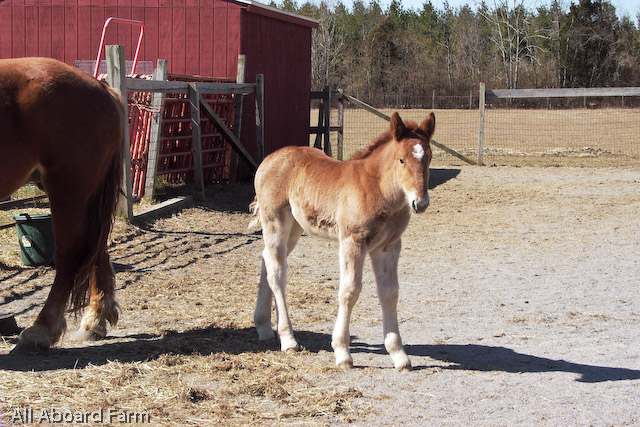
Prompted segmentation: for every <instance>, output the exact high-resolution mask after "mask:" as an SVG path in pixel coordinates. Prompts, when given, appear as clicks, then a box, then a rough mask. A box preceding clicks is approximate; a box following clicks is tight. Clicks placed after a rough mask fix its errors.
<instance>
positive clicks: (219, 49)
mask: <svg viewBox="0 0 640 427" xmlns="http://www.w3.org/2000/svg"><path fill="white" fill-rule="evenodd" d="M111 16H115V17H119V18H125V19H133V20H139V21H143V22H144V23H145V25H146V31H145V37H144V40H143V45H142V50H141V53H140V60H142V61H151V62H152V63H153V64H154V65H155V63H156V61H157V59H158V58H162V59H167V60H168V67H169V73H171V74H184V75H201V76H206V77H216V78H229V79H233V80H235V78H236V73H237V62H238V60H237V58H238V54H240V53H243V54H245V55H246V57H247V62H246V66H247V69H246V73H245V75H246V81H247V82H250V83H252V82H255V75H256V74H264V76H265V140H264V144H265V154H269V153H271V152H273V151H275V150H276V149H278V148H280V147H283V146H286V145H307V144H308V132H309V96H310V90H311V31H312V28H313V27H316V26H317V25H315V24H314V23H313V22H309V21H308V20H305V19H301V18H299V17H295V16H291V15H287V14H283V13H279V12H278V11H275V10H273V9H271V8H268V7H263V6H259V5H255V4H252V5H247V4H244V3H236V2H234V1H233V0H5V1H2V2H0V59H1V58H12V57H23V56H48V57H53V58H56V59H59V60H61V61H64V62H66V63H68V64H71V65H74V64H75V61H76V60H77V59H80V60H94V59H95V57H96V53H97V49H98V45H99V43H100V35H101V32H102V27H103V25H104V22H105V20H106V19H107V18H108V17H111ZM138 32H139V30H138V29H137V28H135V27H131V26H128V25H123V24H111V25H110V26H109V30H108V32H107V36H106V40H105V44H106V45H109V44H123V45H124V46H125V56H126V58H127V59H132V58H133V55H134V51H135V46H136V43H137V41H138ZM249 101H251V102H247V103H245V111H244V114H243V120H244V123H245V124H244V126H243V130H242V142H243V144H244V145H245V147H246V148H247V149H248V150H249V151H250V152H251V153H252V154H253V155H255V154H256V144H255V129H254V128H253V126H251V124H250V122H251V120H252V118H254V117H255V115H254V114H255V113H254V105H253V102H252V101H253V100H249ZM243 170H244V176H245V177H246V176H247V173H246V168H245V169H242V168H241V169H240V171H243Z"/></svg>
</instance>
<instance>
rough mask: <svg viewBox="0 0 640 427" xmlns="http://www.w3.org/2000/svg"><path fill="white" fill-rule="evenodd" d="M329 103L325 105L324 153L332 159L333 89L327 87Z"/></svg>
mask: <svg viewBox="0 0 640 427" xmlns="http://www.w3.org/2000/svg"><path fill="white" fill-rule="evenodd" d="M326 90H327V102H326V103H325V104H324V152H325V153H326V154H327V155H328V156H329V157H331V156H332V153H331V88H330V87H329V86H327V89H326Z"/></svg>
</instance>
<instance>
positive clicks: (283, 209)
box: [252, 113, 435, 370]
mask: <svg viewBox="0 0 640 427" xmlns="http://www.w3.org/2000/svg"><path fill="white" fill-rule="evenodd" d="M434 129H435V116H434V115H433V113H430V114H429V115H428V116H427V118H426V119H425V120H424V121H423V122H422V124H420V125H419V126H418V125H417V124H416V123H413V122H407V123H406V124H405V123H404V122H403V121H402V119H400V116H399V115H398V113H394V114H393V116H392V117H391V123H390V130H389V131H387V132H386V133H384V134H383V135H381V136H380V137H378V138H377V139H376V140H375V141H373V142H372V143H371V144H370V145H369V146H368V147H367V148H365V149H364V150H363V151H361V152H359V153H356V154H355V155H354V156H352V157H351V158H350V159H349V160H347V161H345V162H340V161H337V160H335V159H332V158H330V157H327V156H325V155H324V153H322V152H321V151H319V150H317V149H314V148H309V147H285V148H282V149H280V150H278V151H276V152H275V153H273V154H271V155H270V156H268V157H267V158H265V159H264V162H262V164H261V165H260V167H259V168H258V171H257V173H256V178H255V189H256V200H255V201H254V202H253V203H252V210H253V212H254V214H255V215H259V220H260V223H261V224H262V235H263V238H264V251H263V262H262V274H261V277H260V284H259V287H258V300H257V303H256V309H255V313H254V321H255V325H256V329H257V331H258V336H259V338H260V340H268V339H271V338H273V337H274V332H273V330H272V328H271V300H272V299H273V297H274V296H275V301H276V309H277V313H278V320H277V332H278V335H279V337H280V345H281V349H282V350H283V351H290V350H293V351H296V350H298V349H299V346H298V343H297V342H296V339H295V338H294V336H293V328H292V326H291V320H290V319H289V314H288V312H287V304H286V301H285V284H286V270H287V261H286V260H287V256H288V254H289V253H290V252H291V251H292V250H293V248H294V246H295V245H296V242H297V241H298V238H299V237H300V236H301V235H302V233H303V232H304V231H306V232H307V233H308V234H312V235H316V236H320V237H326V238H333V239H338V240H339V243H340V289H339V293H338V300H339V308H338V317H337V320H336V324H335V328H334V330H333V336H332V341H331V345H332V347H333V349H334V354H335V358H336V365H337V366H339V367H342V368H351V367H353V359H352V357H351V354H350V353H349V320H350V317H351V310H352V308H353V306H354V304H355V303H356V300H357V299H358V295H359V294H360V290H361V288H362V267H363V264H364V260H365V257H366V255H367V254H369V256H370V257H371V262H372V265H373V271H374V274H375V277H376V282H377V291H378V298H379V300H380V305H381V306H382V328H383V334H384V344H385V348H386V349H387V351H388V352H389V354H390V355H391V358H392V359H393V363H394V365H395V368H396V369H398V370H409V369H411V362H410V361H409V358H408V357H407V354H406V353H405V351H404V348H403V346H402V339H401V338H400V331H399V329H398V316H397V302H398V258H399V256H400V247H401V245H400V237H401V235H402V233H403V232H404V230H405V229H406V227H407V224H408V223H409V218H410V216H411V210H413V211H414V212H416V213H421V212H424V210H425V209H426V208H427V206H428V205H429V195H428V193H427V188H428V182H429V164H430V162H431V147H430V144H429V141H430V139H431V136H432V135H433V131H434Z"/></svg>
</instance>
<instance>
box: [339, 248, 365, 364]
mask: <svg viewBox="0 0 640 427" xmlns="http://www.w3.org/2000/svg"><path fill="white" fill-rule="evenodd" d="M365 256H366V250H365V248H364V244H363V243H362V242H358V241H355V240H354V239H353V237H351V236H348V237H343V238H341V239H340V289H339V291H338V303H339V306H338V318H337V319H336V325H335V328H334V329H333V337H332V340H331V347H333V351H334V355H335V358H336V366H338V367H339V368H343V369H348V368H352V367H353V358H352V357H351V354H350V353H349V338H350V335H349V321H350V319H351V311H352V309H353V306H354V305H355V303H356V301H357V300H358V296H359V295H360V290H361V289H362V266H363V264H364V258H365Z"/></svg>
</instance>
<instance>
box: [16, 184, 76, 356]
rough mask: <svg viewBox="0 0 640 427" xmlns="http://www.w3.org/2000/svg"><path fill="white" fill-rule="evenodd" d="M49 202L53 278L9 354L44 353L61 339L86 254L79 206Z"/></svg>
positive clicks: (52, 200) (51, 197)
mask: <svg viewBox="0 0 640 427" xmlns="http://www.w3.org/2000/svg"><path fill="white" fill-rule="evenodd" d="M49 198H50V201H51V217H52V220H53V229H54V233H55V255H54V260H55V265H56V277H55V279H54V281H53V285H51V290H50V291H49V296H48V297H47V300H46V301H45V304H44V307H43V308H42V310H41V311H40V314H39V315H38V317H37V319H36V321H35V322H34V324H33V326H31V327H29V328H27V329H25V330H24V331H22V333H21V334H20V339H19V341H18V344H16V346H15V348H14V349H13V350H12V351H11V354H21V353H31V352H34V351H44V350H46V349H48V348H49V347H51V346H52V345H53V344H55V343H56V342H57V341H58V340H59V339H60V336H61V335H62V334H63V333H64V331H65V329H66V322H65V320H64V312H65V310H66V307H67V303H68V301H69V296H70V295H71V290H72V288H73V281H74V278H75V275H76V273H77V271H78V269H79V267H80V265H81V262H82V259H83V255H84V252H85V250H86V248H85V247H84V245H83V242H84V239H83V234H84V229H85V227H84V221H85V218H84V209H82V206H78V205H76V204H62V205H59V204H57V203H56V200H57V199H56V198H55V197H53V196H52V195H51V194H50V195H49Z"/></svg>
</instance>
